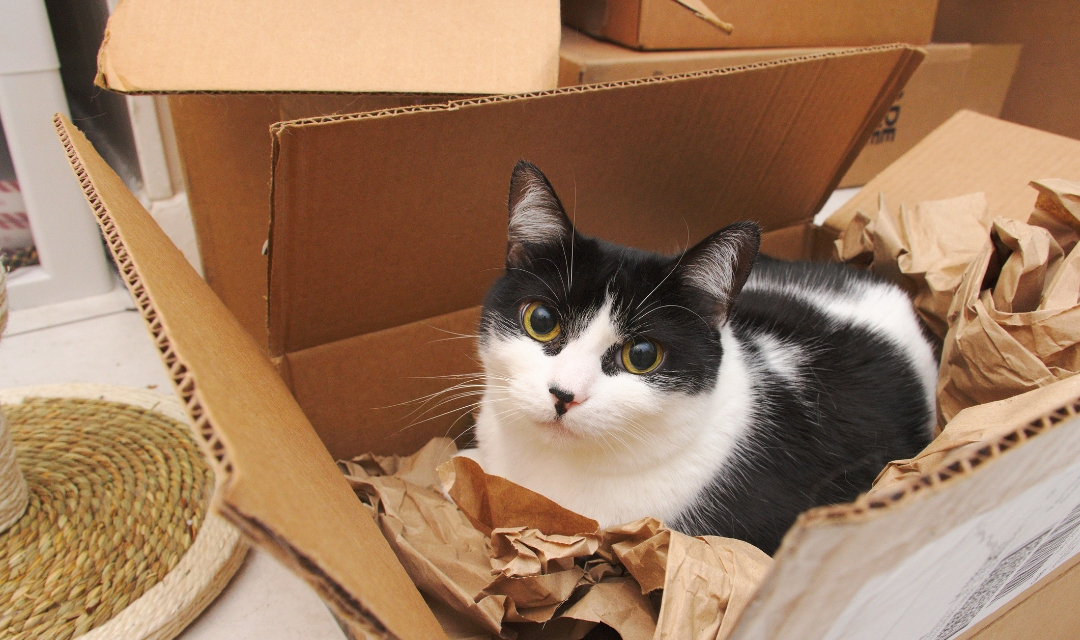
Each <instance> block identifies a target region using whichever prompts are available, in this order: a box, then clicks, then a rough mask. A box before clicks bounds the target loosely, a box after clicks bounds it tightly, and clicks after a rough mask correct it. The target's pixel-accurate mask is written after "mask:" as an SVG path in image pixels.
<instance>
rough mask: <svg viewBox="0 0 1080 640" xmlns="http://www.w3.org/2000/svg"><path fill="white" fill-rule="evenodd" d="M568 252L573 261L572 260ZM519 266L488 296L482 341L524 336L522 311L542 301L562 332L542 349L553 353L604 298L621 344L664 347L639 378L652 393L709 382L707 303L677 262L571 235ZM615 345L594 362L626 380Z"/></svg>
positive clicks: (714, 354) (713, 353)
mask: <svg viewBox="0 0 1080 640" xmlns="http://www.w3.org/2000/svg"><path fill="white" fill-rule="evenodd" d="M571 253H572V259H571ZM528 256H529V257H528V261H527V263H526V264H525V266H521V267H511V268H508V269H507V271H506V274H505V275H504V276H503V277H502V278H500V279H499V280H498V281H497V282H496V283H495V284H494V286H492V288H491V289H490V290H489V291H488V294H487V297H486V298H485V299H484V311H483V316H482V320H481V331H480V336H481V341H486V340H490V339H491V337H492V334H496V333H498V334H501V335H506V336H516V335H526V334H525V329H524V327H522V326H521V321H520V316H521V309H522V307H524V306H525V305H527V304H528V303H529V302H532V301H542V302H544V303H546V304H548V305H549V306H551V307H552V308H554V309H555V310H556V311H557V312H558V314H559V322H560V323H561V325H562V332H561V333H560V335H559V337H557V338H556V339H555V340H552V341H551V342H548V343H545V344H544V345H543V348H544V351H545V352H546V353H547V354H548V355H555V354H557V353H559V351H561V350H562V348H563V347H564V346H565V345H566V343H567V342H568V341H570V340H572V339H574V338H575V337H577V336H579V335H580V334H581V332H582V331H584V330H585V328H586V327H587V326H588V324H589V322H590V321H591V320H592V319H593V318H594V317H595V316H596V314H597V312H598V311H599V310H600V308H601V307H602V306H603V305H604V303H605V301H606V300H607V299H608V298H609V297H610V300H611V304H612V319H613V321H614V324H615V326H616V329H617V332H618V333H619V334H620V336H621V337H622V338H623V340H629V339H630V338H632V337H645V338H648V339H650V340H652V341H654V342H656V343H657V344H659V345H660V346H661V347H662V348H663V349H664V359H663V361H662V362H661V363H660V366H658V367H657V368H656V369H654V370H653V371H650V372H649V373H647V374H644V375H643V376H642V379H643V380H645V381H646V382H647V383H648V384H650V385H653V386H655V387H657V388H662V389H668V390H671V391H680V392H683V393H689V394H694V393H701V392H704V391H709V390H711V389H712V388H713V386H714V385H715V383H716V375H717V371H718V369H719V366H720V334H719V332H718V331H717V330H716V329H715V328H714V327H713V326H712V325H711V324H710V323H709V321H708V318H710V314H711V312H712V309H711V306H710V301H709V300H707V299H704V297H703V296H701V295H700V294H698V293H697V292H696V291H694V290H693V289H691V288H690V287H687V286H684V285H683V284H682V283H681V282H680V280H679V278H678V277H676V276H675V275H674V274H673V273H672V271H673V270H674V269H675V268H676V265H677V264H678V258H676V257H668V256H660V255H656V254H652V253H647V252H644V251H638V250H636V249H631V248H628V247H620V246H616V245H613V244H610V243H607V242H604V241H602V240H596V239H593V238H588V237H585V236H582V235H581V234H576V233H575V235H574V239H573V248H572V250H571V247H569V246H566V247H564V246H562V245H534V246H530V247H528ZM620 347H621V343H617V344H613V345H612V346H611V348H609V349H608V351H607V352H606V353H605V354H604V357H603V358H602V360H601V368H602V370H603V371H604V373H605V374H607V375H618V374H620V373H621V374H623V375H631V374H628V373H626V372H625V370H624V369H623V368H622V365H621V364H620V361H621V360H620V358H621V355H620Z"/></svg>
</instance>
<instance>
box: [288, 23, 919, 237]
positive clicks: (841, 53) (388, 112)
mask: <svg viewBox="0 0 1080 640" xmlns="http://www.w3.org/2000/svg"><path fill="white" fill-rule="evenodd" d="M905 49H906V50H908V51H910V52H911V53H912V54H913V57H916V56H917V59H916V60H908V61H907V64H904V65H899V66H898V67H897V75H896V76H894V78H893V82H891V83H889V84H888V85H886V88H885V89H883V93H885V92H887V91H888V87H891V86H893V85H895V84H897V83H900V84H902V83H903V82H906V81H907V79H908V78H910V77H911V74H912V73H914V72H915V69H916V68H918V65H919V63H921V62H922V59H923V58H924V57H925V56H926V51H925V49H922V48H921V47H915V46H912V45H908V44H883V45H876V46H872V47H853V48H846V49H832V50H828V51H822V52H820V53H811V54H806V55H800V56H792V57H790V58H780V59H777V60H767V61H764V62H755V63H752V64H745V65H739V66H734V67H725V68H722V69H708V70H705V71H691V72H687V73H680V74H672V75H667V76H659V77H655V78H637V79H634V80H620V81H617V82H604V83H599V84H586V85H576V86H572V87H560V88H557V89H548V90H545V91H534V92H531V93H514V94H503V95H494V96H483V97H478V98H468V99H464V100H451V101H449V102H443V103H438V104H428V105H415V106H408V107H398V108H394V109H383V110H381V111H365V112H363V113H349V114H341V115H330V116H320V117H317V118H298V119H296V120H285V121H282V122H278V123H276V124H275V125H274V126H273V127H271V128H270V132H271V135H273V136H274V137H275V140H274V155H273V160H274V161H275V162H276V160H277V150H278V148H277V147H278V143H277V139H276V137H277V135H280V133H281V132H283V131H284V130H286V129H289V128H291V127H303V126H308V125H313V124H323V123H328V122H344V121H347V120H362V119H366V118H385V117H388V116H396V115H401V114H405V113H421V112H427V111H455V110H457V109H461V108H462V107H471V106H476V105H481V104H489V103H492V102H506V101H516V100H525V99H530V98H536V97H541V96H553V95H559V94H564V93H575V92H587V91H603V90H606V89H617V88H620V87H634V86H638V85H643V84H654V83H661V82H676V81H679V80H683V79H686V78H702V77H707V76H719V75H728V74H732V73H739V72H743V71H749V70H751V69H760V68H766V67H778V66H785V65H789V64H792V63H795V62H803V61H807V60H823V59H826V58H839V57H845V56H852V55H860V54H863V53H869V52H874V51H892V50H905ZM912 62H913V63H914V64H912ZM308 93H310V92H308ZM890 106H892V103H888V104H886V105H885V106H884V109H882V114H881V115H882V116H883V115H884V112H885V111H887V110H888V108H889V107H890ZM870 120H871V122H873V123H874V124H875V125H876V124H877V122H878V121H879V120H881V117H878V118H871V119H870ZM870 132H871V133H872V132H873V129H871V130H870ZM867 138H869V136H867ZM863 142H865V140H864V141H863ZM856 146H857V147H859V148H860V149H861V148H862V145H861V144H859V145H856ZM852 159H854V158H852ZM271 246H273V245H272V244H271Z"/></svg>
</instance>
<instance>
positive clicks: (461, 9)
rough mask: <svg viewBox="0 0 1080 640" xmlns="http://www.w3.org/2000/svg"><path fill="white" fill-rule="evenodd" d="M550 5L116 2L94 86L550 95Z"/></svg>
mask: <svg viewBox="0 0 1080 640" xmlns="http://www.w3.org/2000/svg"><path fill="white" fill-rule="evenodd" d="M558 49H559V3H558V1H557V0H478V1H474V2H467V3H461V2H452V1H451V2H447V1H443V2H432V1H431V0H400V1H397V2H380V1H379V0H325V1H323V2H319V3H317V4H314V5H313V4H312V3H303V2H301V3H297V2H289V1H287V0H263V1H261V2H236V1H232V2H213V1H211V0H121V2H120V4H119V5H118V6H117V7H116V10H115V11H114V12H113V15H112V17H111V18H110V19H109V24H108V26H107V28H106V31H105V39H104V42H103V43H102V46H101V51H100V53H99V55H98V77H97V84H98V85H99V86H101V87H104V88H106V89H111V90H113V91H119V92H122V93H160V92H178V91H229V92H237V91H259V92H271V91H309V92H317V91H332V92H378V91H395V92H413V93H417V92H423V93H470V94H485V93H521V92H527V91H540V90H544V89H551V88H554V87H555V83H556V78H557V75H558V64H559V52H558Z"/></svg>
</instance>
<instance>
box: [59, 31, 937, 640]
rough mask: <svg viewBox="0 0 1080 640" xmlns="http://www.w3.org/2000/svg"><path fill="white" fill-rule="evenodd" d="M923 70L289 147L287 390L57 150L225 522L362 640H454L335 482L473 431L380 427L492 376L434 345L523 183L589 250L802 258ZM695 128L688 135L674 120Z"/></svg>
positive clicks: (767, 75) (784, 65) (712, 75)
mask: <svg viewBox="0 0 1080 640" xmlns="http://www.w3.org/2000/svg"><path fill="white" fill-rule="evenodd" d="M921 58H922V53H921V52H919V51H918V50H915V49H912V48H910V47H904V46H895V47H883V48H875V49H871V50H864V51H852V52H846V53H839V54H820V55H816V56H808V57H806V58H804V59H801V60H799V61H794V62H772V63H765V64H762V65H758V66H755V67H753V68H749V69H742V70H721V71H711V72H703V73H699V74H691V75H689V76H686V77H674V78H661V79H649V80H641V81H632V82H626V83H618V84H613V85H599V86H590V87H583V88H573V89H562V90H557V91H552V92H545V93H540V94H533V95H526V96H501V97H493V98H481V99H476V100H471V101H464V102H457V103H452V104H449V105H433V106H426V107H415V108H411V109H406V110H392V111H388V112H376V113H368V114H359V115H353V116H342V117H337V118H317V119H312V120H300V121H293V122H288V123H282V124H280V125H277V126H275V127H274V129H273V136H274V151H273V155H272V159H273V165H272V166H273V192H272V193H273V200H272V203H273V212H272V215H273V226H272V234H271V238H270V291H269V296H270V314H269V318H270V331H269V335H270V345H271V353H272V354H273V355H274V356H275V358H276V364H277V368H275V366H274V364H272V363H271V361H270V360H269V359H268V358H267V356H266V350H265V348H264V347H263V346H262V345H259V344H258V343H257V342H255V341H254V340H253V339H252V338H251V337H250V335H249V334H248V333H247V332H246V331H245V330H244V329H243V328H242V327H241V325H240V324H239V323H238V322H237V321H236V319H235V318H234V316H233V315H232V314H231V313H229V311H228V310H227V309H226V307H225V306H224V305H223V304H222V302H221V301H220V299H219V298H218V297H217V296H215V295H214V294H213V293H212V291H211V290H210V288H209V287H208V286H207V285H206V284H205V283H204V282H203V281H202V280H201V279H200V278H199V277H198V276H197V275H196V274H195V272H194V271H193V270H192V269H191V268H190V266H189V265H188V264H187V263H186V261H185V260H184V258H183V256H182V254H180V253H179V251H178V250H176V249H175V247H173V246H171V244H170V243H169V242H168V240H167V238H166V237H165V236H164V235H163V234H162V233H161V231H160V229H158V228H157V227H156V226H155V225H154V223H153V221H152V220H151V219H150V218H149V217H148V215H147V214H146V213H145V211H144V210H143V209H142V208H141V206H140V205H139V204H138V202H137V201H136V200H135V199H134V198H133V196H131V194H130V193H129V192H128V191H127V190H126V189H125V188H124V187H123V185H122V183H120V182H119V180H118V179H117V178H116V176H115V174H113V173H112V172H111V171H110V170H109V169H108V167H107V166H105V164H104V163H103V162H102V161H101V160H100V158H99V157H98V156H96V154H95V153H94V151H93V149H92V148H91V147H90V146H89V145H88V143H86V142H85V139H83V138H82V137H81V136H80V135H79V134H78V133H77V132H75V131H73V130H72V129H71V128H70V127H68V126H66V125H62V126H61V129H62V131H63V141H64V143H65V146H66V148H67V149H68V153H69V157H70V158H71V159H72V162H73V164H74V166H75V168H76V174H77V175H78V176H79V178H80V180H81V182H82V184H83V188H84V190H85V191H86V193H87V195H88V197H89V199H90V201H91V203H92V204H93V206H94V209H95V211H96V212H97V214H98V215H99V217H100V220H101V224H102V228H103V230H104V231H105V235H106V239H107V240H108V243H109V245H110V247H111V248H112V250H113V252H114V255H116V256H117V259H118V262H119V264H120V265H121V272H122V274H123V275H124V277H125V279H126V281H127V282H128V284H129V286H130V288H131V290H132V292H133V294H134V295H135V297H136V299H137V303H138V305H139V307H140V309H141V310H142V313H143V314H144V317H145V318H146V319H147V322H148V324H149V326H150V330H151V332H152V334H153V336H154V340H155V343H156V344H157V345H158V347H159V349H160V350H161V352H162V356H163V359H164V361H165V363H166V365H167V366H168V367H169V371H170V374H171V376H172V377H173V379H174V381H175V384H176V387H177V390H178V393H179V394H180V395H181V397H182V398H183V400H184V402H185V405H186V406H187V407H188V410H189V412H190V413H191V416H192V422H193V426H194V429H195V432H196V434H197V436H198V439H199V440H200V441H201V443H202V445H203V446H204V449H205V451H206V452H207V455H208V457H209V459H210V460H211V462H212V464H213V465H214V466H215V469H216V470H217V472H218V473H219V474H220V477H222V478H224V485H223V487H222V489H221V491H220V493H219V495H218V498H217V502H216V504H215V508H216V509H217V510H218V511H219V512H220V513H222V514H223V515H224V516H225V517H227V518H228V519H229V520H230V521H232V522H234V523H236V525H237V526H238V527H240V528H241V530H243V531H244V532H245V534H246V535H247V536H249V537H250V538H251V539H253V540H255V541H256V542H257V543H258V544H260V545H262V546H263V547H264V548H266V549H268V550H269V551H270V552H271V553H273V554H274V555H275V557H277V558H279V559H280V560H281V561H282V562H284V563H285V564H286V565H288V566H289V567H290V568H292V569H293V570H294V571H296V572H297V573H299V574H300V575H302V576H303V577H304V578H305V579H306V580H307V581H308V582H309V583H310V584H311V585H312V586H313V588H315V589H316V591H317V592H318V593H319V594H320V595H321V596H323V597H324V598H325V599H326V600H327V602H328V603H329V604H330V606H331V607H332V608H333V609H334V611H335V612H336V613H337V614H338V616H339V617H340V618H341V619H342V620H343V623H344V624H345V625H346V626H347V627H348V628H349V632H350V633H351V634H353V635H355V636H357V637H360V636H364V635H365V634H369V635H373V636H379V637H401V638H437V637H442V632H441V630H440V629H439V628H438V626H437V623H436V622H435V619H434V617H433V616H432V614H431V613H430V612H429V611H428V609H427V607H426V606H425V604H424V602H423V600H422V598H421V597H420V595H419V593H418V592H417V591H416V589H415V587H414V586H413V585H412V584H411V582H410V581H409V580H408V577H407V575H406V573H405V571H404V570H403V569H402V567H401V566H400V565H399V564H398V561H397V559H396V558H395V557H394V556H393V553H392V552H391V551H390V549H389V546H388V545H387V543H386V542H385V540H384V538H383V537H382V535H381V533H380V532H379V531H378V530H377V528H376V527H375V526H374V524H373V522H372V519H371V518H370V516H369V515H368V514H367V513H365V512H364V510H363V508H362V507H361V505H360V503H359V502H358V501H357V500H356V498H355V496H354V494H353V493H352V491H351V490H350V489H349V487H348V485H347V483H346V482H345V480H344V478H343V477H342V476H341V474H340V472H339V471H338V470H337V468H336V467H335V465H334V463H333V460H334V458H335V457H347V456H351V455H355V454H357V453H360V452H363V451H368V450H374V451H380V452H391V451H397V452H408V451H411V450H413V449H415V448H416V447H417V446H418V444H420V443H422V442H424V441H425V440H427V439H428V438H429V437H430V436H432V435H435V434H438V435H442V434H444V433H446V432H447V430H448V428H453V427H454V424H453V420H452V418H443V419H441V420H431V421H427V422H424V423H420V424H417V425H415V426H413V427H412V428H407V427H408V422H405V423H402V422H399V421H398V422H395V421H396V420H399V419H400V417H401V416H400V414H395V413H394V412H392V411H380V410H373V409H372V408H373V407H380V406H388V405H391V404H394V403H396V402H400V401H402V400H408V399H412V398H415V397H417V396H418V395H422V394H424V393H426V390H428V387H426V386H425V385H426V384H428V383H429V382H430V381H424V380H417V379H416V378H415V376H424V375H436V374H440V373H446V372H449V373H453V372H457V371H462V370H474V367H475V362H474V361H473V360H471V359H470V355H471V354H470V349H469V348H468V346H467V345H466V344H465V343H463V342H462V341H447V340H441V338H444V337H445V335H446V334H445V333H440V331H439V330H438V329H440V328H441V329H446V330H451V331H456V332H458V333H467V332H470V331H471V330H472V328H473V326H474V324H475V322H476V317H477V310H476V305H477V304H478V303H479V302H480V299H481V296H482V294H483V292H484V289H485V288H486V286H487V285H488V284H489V283H490V282H491V281H492V280H493V279H494V278H495V277H496V276H497V274H498V270H499V268H500V267H501V265H502V263H503V252H504V248H505V220H506V213H505V191H506V182H507V179H508V172H509V169H510V167H512V166H513V163H514V161H516V160H517V159H518V158H520V157H522V156H527V157H530V158H531V159H533V160H534V161H536V162H538V163H540V164H541V166H544V167H545V168H546V169H547V170H548V173H549V176H550V177H551V178H552V180H553V182H554V183H555V185H556V186H557V187H558V188H560V189H562V190H563V191H564V192H567V193H569V192H571V191H572V190H573V189H574V187H575V185H576V191H577V194H578V195H577V198H576V199H575V200H572V201H571V200H569V199H568V201H570V202H573V203H574V204H573V205H572V206H573V207H574V208H575V211H576V217H577V221H578V223H579V224H580V225H581V227H582V229H583V230H584V231H586V232H591V233H603V235H604V236H605V237H607V238H611V239H613V240H618V241H623V242H630V243H634V244H637V245H639V246H643V247H648V248H653V249H664V250H671V249H674V248H676V247H678V246H682V245H684V244H685V243H686V242H687V241H688V236H687V234H689V241H691V242H692V241H694V240H695V239H698V238H700V237H703V236H704V235H705V234H707V233H709V232H711V231H712V230H714V229H715V228H716V227H718V226H720V225H722V224H724V222H725V221H728V220H732V219H736V218H743V217H746V216H750V217H754V218H756V219H758V220H760V221H761V222H762V223H763V224H764V225H765V226H766V227H767V228H769V229H778V230H779V234H780V235H781V236H783V238H785V239H786V240H785V242H783V244H785V245H786V249H787V250H789V251H792V252H798V251H801V250H802V249H803V242H804V240H805V239H806V238H808V237H809V236H808V235H807V233H806V230H807V227H806V223H807V221H808V220H809V219H810V217H811V216H812V215H813V214H814V212H815V211H817V209H818V208H819V206H820V205H821V203H822V202H824V200H825V199H826V198H827V196H828V194H829V193H830V192H831V191H832V189H833V188H834V186H835V182H836V181H837V180H838V179H839V176H840V175H841V174H842V173H843V171H845V170H846V168H847V166H848V165H849V164H850V162H851V161H852V160H853V159H854V155H855V153H856V150H857V149H858V148H860V147H861V146H862V144H863V143H864V142H865V140H866V138H867V137H869V135H870V134H871V132H872V130H873V127H874V124H875V123H876V122H878V121H879V120H880V119H881V117H882V116H883V114H884V112H885V111H886V110H887V109H888V107H889V105H890V104H891V102H892V99H893V98H894V97H895V95H896V94H897V93H898V92H899V89H900V86H902V85H903V83H904V82H905V81H906V80H907V78H908V77H909V76H910V74H911V73H912V72H913V70H914V68H915V67H916V66H917V64H918V62H919V61H920V59H921ZM765 96H773V99H772V100H765V99H764V97H765ZM762 105H764V107H762ZM691 109H692V110H694V112H695V113H696V114H697V116H696V117H695V119H694V120H693V121H692V123H691V125H692V126H687V122H686V121H685V120H683V119H680V118H668V117H662V116H661V114H663V113H685V112H687V111H689V110H691ZM823 120H828V121H829V122H830V123H831V126H830V127H820V126H817V123H819V122H821V121H823ZM436 134H437V135H436ZM358 140H362V141H363V144H358V143H357V141H358ZM433 140H434V141H437V143H433V142H432V141H433ZM811 149H812V150H813V151H814V153H815V155H816V157H817V158H818V159H819V161H818V162H815V163H806V162H805V161H804V160H803V159H804V157H805V155H806V153H808V152H809V150H811ZM717 185H724V186H723V188H717ZM433 212H437V213H433ZM671 212H676V213H674V214H673V213H671ZM774 244H775V241H774ZM279 372H280V373H279ZM457 428H458V429H460V425H459V426H458V427H457ZM451 433H453V431H451Z"/></svg>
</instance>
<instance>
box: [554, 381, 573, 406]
mask: <svg viewBox="0 0 1080 640" xmlns="http://www.w3.org/2000/svg"><path fill="white" fill-rule="evenodd" d="M548 392H549V393H551V395H553V396H555V399H556V400H558V401H559V402H573V401H574V394H572V393H570V392H569V391H563V390H562V389H560V388H558V387H556V386H555V385H551V386H550V387H548Z"/></svg>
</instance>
